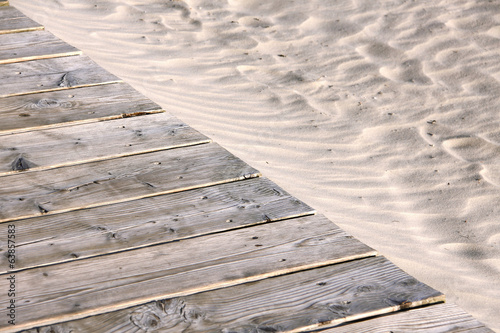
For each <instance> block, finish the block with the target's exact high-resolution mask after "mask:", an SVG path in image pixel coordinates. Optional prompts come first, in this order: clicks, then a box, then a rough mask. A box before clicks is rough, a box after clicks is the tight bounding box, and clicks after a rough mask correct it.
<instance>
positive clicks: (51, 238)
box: [0, 178, 314, 273]
mask: <svg viewBox="0 0 500 333" xmlns="http://www.w3.org/2000/svg"><path fill="white" fill-rule="evenodd" d="M173 207H175V209H174V208H173ZM313 213H314V210H313V209H312V208H310V207H309V206H307V205H306V204H304V203H302V202H300V201H298V200H297V199H295V198H293V197H291V196H290V195H289V194H287V193H286V192H285V191H283V190H282V189H280V188H279V187H278V186H277V185H276V184H273V183H272V182H271V181H269V180H267V179H263V178H256V179H249V180H245V181H241V182H234V183H229V184H223V185H218V186H211V187H207V188H202V189H196V190H191V191H186V192H181V193H174V194H169V195H163V196H157V197H152V198H146V199H142V200H136V201H132V202H126V203H121V204H116V205H110V206H104V207H97V208H93V209H85V210H79V211H74V212H68V213H64V214H56V215H49V216H42V217H37V218H32V219H26V220H21V221H15V222H11V223H9V225H11V226H13V227H14V228H15V229H16V230H20V232H18V233H17V236H16V244H17V248H16V254H17V260H16V265H15V269H17V270H19V269H26V268H32V267H35V266H41V265H47V264H53V263H58V262H63V261H71V260H75V259H76V258H79V259H82V258H86V257H91V256H96V255H101V254H106V253H111V252H118V251H123V250H127V249H132V248H138V247H144V246H149V245H153V244H159V243H165V242H171V241H176V240H180V239H186V238H190V237H195V236H201V235H206V234H210V233H215V232H221V231H227V230H231V229H237V228H241V227H245V226H251V225H257V224H262V223H266V222H271V221H277V220H282V219H286V218H292V217H297V216H305V215H309V214H313ZM8 228H9V227H8V224H7V223H3V224H0V230H1V232H4V234H5V235H7V234H8ZM10 228H12V227H10ZM0 247H1V248H2V250H0V252H6V250H7V249H8V246H7V244H6V242H4V241H2V240H0ZM187 250H188V249H187ZM0 267H1V271H0V273H5V272H6V270H7V269H8V267H9V263H8V260H7V256H0Z"/></svg>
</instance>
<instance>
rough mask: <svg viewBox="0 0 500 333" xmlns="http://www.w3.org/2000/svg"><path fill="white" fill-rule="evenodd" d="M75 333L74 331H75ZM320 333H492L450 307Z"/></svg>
mask: <svg viewBox="0 0 500 333" xmlns="http://www.w3.org/2000/svg"><path fill="white" fill-rule="evenodd" d="M75 332H78V331H75ZM321 332H322V333H387V332H398V333H431V332H440V333H445V332H449V333H457V332H468V333H493V331H492V330H490V329H489V328H487V327H485V326H484V325H483V324H481V323H480V322H479V321H477V320H476V319H474V318H473V317H472V316H471V315H469V314H468V313H465V312H464V311H463V310H462V309H460V308H459V307H457V306H456V305H454V304H436V305H433V306H429V307H425V308H420V309H413V310H409V311H404V312H399V313H395V314H391V315H389V316H383V317H378V318H373V319H368V320H365V321H361V322H357V323H353V324H350V325H345V326H341V327H337V328H331V329H327V330H324V331H321Z"/></svg>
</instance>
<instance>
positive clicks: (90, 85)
mask: <svg viewBox="0 0 500 333" xmlns="http://www.w3.org/2000/svg"><path fill="white" fill-rule="evenodd" d="M114 83H124V82H123V80H113V81H105V82H99V83H86V84H79V85H74V86H71V87H60V88H49V89H40V90H34V91H26V92H19V93H11V94H7V95H0V98H3V97H14V96H24V95H32V94H40V93H45V92H52V91H61V90H71V89H76V88H87V87H95V86H103V85H106V84H114ZM0 135H1V134H0Z"/></svg>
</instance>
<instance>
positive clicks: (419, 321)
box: [0, 1, 491, 333]
mask: <svg viewBox="0 0 500 333" xmlns="http://www.w3.org/2000/svg"><path fill="white" fill-rule="evenodd" d="M0 82H1V90H0V184H1V186H0V222H1V223H0V251H1V252H2V255H1V256H0V274H1V276H0V295H1V296H0V332H18V331H23V330H24V331H25V332H33V333H34V332H58V333H62V332H64V333H69V332H95V333H98V332H234V333H236V332H249V333H250V332H255V333H257V332H304V331H312V330H323V331H324V332H330V333H339V332H391V331H397V332H437V331H438V332H491V330H489V329H488V328H486V327H484V326H483V325H482V324H481V323H479V322H478V321H476V320H475V319H474V318H472V317H471V316H470V315H468V314H466V313H464V312H463V311H462V310H460V309H459V308H457V307H456V306H454V305H449V304H444V303H443V302H444V295H442V294H441V293H440V292H438V291H436V290H434V289H432V288H430V287H429V286H426V285H425V284H423V283H421V282H419V281H417V280H415V279H414V278H412V277H411V276H408V275H407V274H406V273H404V272H403V271H401V270H400V269H398V268H397V267H396V266H394V265H393V264H392V263H391V262H389V261H388V260H387V259H386V258H384V257H383V256H380V255H378V254H377V252H376V251H374V250H373V249H371V248H369V247H368V246H366V245H365V244H362V243H361V242H359V241H358V240H356V239H355V238H353V237H352V236H350V235H348V234H347V233H345V232H344V231H342V230H341V229H339V228H338V227H337V226H336V225H335V224H333V223H332V222H331V221H329V220H327V219H326V218H325V217H323V216H321V215H317V214H315V211H314V210H313V209H312V208H310V207H308V206H307V205H306V204H304V203H303V202H301V201H299V200H297V199H296V198H293V197H291V196H290V195H289V194H288V193H287V192H286V191H285V190H283V189H281V188H279V187H278V186H277V185H276V184H274V183H273V182H271V181H270V180H268V179H266V178H263V177H261V175H260V173H259V172H258V171H257V170H255V169H254V168H252V167H251V166H249V165H247V164H245V163H244V162H243V161H241V160H240V159H238V158H237V157H235V156H233V155H232V154H230V153H229V152H227V151H226V150H225V149H223V148H222V147H220V146H219V145H217V144H216V143H213V142H212V141H211V140H210V139H209V138H207V137H206V136H204V135H203V134H200V133H199V132H197V131H196V130H194V129H192V128H191V127H189V126H187V125H186V124H184V123H183V122H181V121H179V120H178V119H176V118H175V117H173V116H171V115H169V114H168V113H166V112H164V111H163V110H162V109H161V107H159V106H158V105H156V104H155V103H154V102H152V101H150V100H148V99H147V98H145V97H144V96H142V95H140V94H139V93H137V92H136V91H135V90H133V89H132V88H131V87H130V86H128V85H127V84H126V83H124V82H122V81H121V80H120V79H118V78H117V77H115V76H114V75H112V74H110V73H108V72H106V71H104V70H103V69H102V68H100V67H99V66H97V65H96V64H95V63H94V62H92V60H90V59H89V58H88V57H86V56H85V55H83V54H82V53H81V52H80V51H79V50H77V49H75V48H74V47H72V46H70V45H68V44H66V43H65V42H63V41H61V40H59V39H58V38H56V37H55V36H53V35H52V34H50V33H49V32H47V31H45V30H43V27H42V26H40V25H39V24H38V23H36V22H33V21H32V20H30V19H29V18H27V17H25V16H24V15H23V14H22V13H20V12H19V11H17V10H16V9H15V8H12V7H10V6H8V3H7V2H6V1H0Z"/></svg>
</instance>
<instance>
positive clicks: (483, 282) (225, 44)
mask: <svg viewBox="0 0 500 333" xmlns="http://www.w3.org/2000/svg"><path fill="white" fill-rule="evenodd" d="M11 5H13V6H16V7H17V8H18V9H20V10H21V11H23V12H24V13H25V14H27V15H28V16H30V17H31V18H33V19H35V20H36V21H38V22H40V23H42V24H44V25H45V26H46V28H47V29H48V30H49V31H51V32H52V33H54V34H55V35H57V36H58V37H60V38H62V39H64V40H66V41H67V42H69V43H70V44H72V45H74V46H76V47H78V48H80V49H82V50H83V51H84V52H85V53H86V54H87V55H88V56H90V57H91V58H92V59H94V60H95V61H96V62H97V63H98V64H100V65H101V66H102V67H104V68H106V69H108V70H109V71H111V72H112V73H114V74H116V75H118V76H119V77H121V78H122V79H124V80H125V81H126V82H128V83H130V84H131V85H132V86H133V87H135V88H136V89H137V90H139V91H140V92H141V93H143V94H145V95H146V96H148V97H149V98H151V99H153V100H154V101H155V102H157V103H159V104H160V105H162V106H163V107H164V108H165V109H166V110H168V111H169V112H171V113H173V114H175V115H176V116H178V117H179V118H181V119H182V120H184V121H185V122H187V123H188V124H189V125H191V126H193V127H194V128H196V129H198V130H199V131H201V132H203V133H204V134H206V135H208V136H210V137H211V138H212V139H214V140H215V141H216V142H218V143H219V144H221V145H222V146H224V147H225V148H227V149H228V150H230V151H231V152H232V153H234V154H235V155H237V156H239V157H240V158H242V159H243V160H245V161H246V162H247V163H249V164H251V165H252V166H254V167H256V168H257V169H259V170H260V171H261V172H262V173H263V174H264V175H265V176H267V177H269V178H271V179H272V180H274V181H275V182H276V183H278V184H279V185H280V186H282V187H284V188H285V189H287V190H288V191H289V192H290V193H291V194H293V195H295V196H296V197H298V198H299V199H301V200H303V201H305V202H306V203H308V204H310V205H311V206H312V207H314V208H316V209H317V210H318V212H320V213H323V214H325V215H326V216H327V217H328V218H330V219H331V220H332V221H333V222H335V223H337V224H338V225H339V226H341V227H342V228H343V229H345V230H347V231H348V232H350V233H352V234H353V235H354V236H356V237H357V238H359V239H360V240H361V241H363V242H365V243H367V244H368V245H370V246H372V247H374V248H375V249H377V250H379V251H380V252H381V253H382V254H384V255H385V256H387V257H388V258H389V259H390V260H392V261H393V262H394V263H395V264H397V265H398V266H400V267H401V268H403V269H404V270H405V271H407V272H408V273H409V274H411V275H413V276H415V277H416V278H418V279H419V280H421V281H423V282H425V283H427V284H429V285H430V286H432V287H434V288H436V289H438V290H440V291H442V292H444V293H445V294H446V295H447V298H448V300H449V301H451V302H455V303H457V304H458V305H459V306H461V307H462V308H463V309H465V310H466V311H468V312H469V313H471V314H472V315H474V316H475V317H476V318H478V319H479V320H480V321H482V322H484V323H485V324H487V325H489V326H490V327H491V328H493V329H494V330H496V331H498V332H500V315H499V314H500V274H499V271H500V221H499V215H500V214H499V213H500V204H499V201H500V118H499V110H500V98H499V95H500V94H499V92H500V82H499V81H500V61H499V60H500V57H499V51H500V6H499V3H498V1H491V0H490V1H479V0H478V1H476V0H461V1H410V0H398V1H373V0H365V1H362V0H344V1H341V0H338V1H333V0H332V1H322V0H300V1H299V0H296V1H292V0H273V1H266V0H226V1H213V0H184V1H168V0H151V1H146V0H142V1H141V0H29V1H28V0H11Z"/></svg>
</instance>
